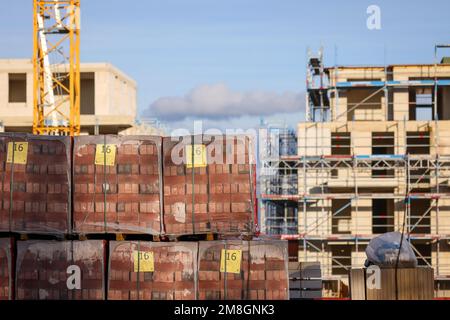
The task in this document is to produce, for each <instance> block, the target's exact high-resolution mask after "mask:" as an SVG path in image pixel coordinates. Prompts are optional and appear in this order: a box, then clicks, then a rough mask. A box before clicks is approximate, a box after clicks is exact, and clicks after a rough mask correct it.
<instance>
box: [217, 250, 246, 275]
mask: <svg viewBox="0 0 450 320" xmlns="http://www.w3.org/2000/svg"><path fill="white" fill-rule="evenodd" d="M241 258H242V250H227V249H222V252H221V255H220V272H227V273H241Z"/></svg>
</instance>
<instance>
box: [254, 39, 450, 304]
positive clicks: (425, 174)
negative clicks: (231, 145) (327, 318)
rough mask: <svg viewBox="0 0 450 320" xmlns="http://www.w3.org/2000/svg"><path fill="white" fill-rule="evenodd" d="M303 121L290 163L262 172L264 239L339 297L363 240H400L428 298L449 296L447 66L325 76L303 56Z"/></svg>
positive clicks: (267, 164) (341, 69) (316, 60)
mask: <svg viewBox="0 0 450 320" xmlns="http://www.w3.org/2000/svg"><path fill="white" fill-rule="evenodd" d="M439 47H440V46H437V49H438V48H439ZM306 117H307V119H306V120H307V121H306V122H302V123H299V124H298V128H297V130H298V131H297V136H298V150H297V151H298V152H297V154H296V155H295V156H293V155H281V156H280V157H279V158H278V159H268V160H265V161H263V163H262V166H263V168H264V169H265V170H266V171H265V172H266V173H268V176H267V177H264V178H262V179H261V180H262V181H263V187H262V190H261V193H262V196H261V197H262V201H263V204H264V206H263V207H264V217H263V219H262V229H263V232H265V233H267V234H272V235H277V236H279V237H282V238H284V239H289V240H290V255H291V259H293V260H296V259H298V260H299V261H305V262H313V261H318V262H320V264H321V269H322V278H323V280H324V292H323V293H324V295H325V296H332V297H344V296H346V295H347V292H346V291H347V289H348V272H349V270H350V269H351V268H353V267H362V266H363V264H364V261H365V259H366V255H365V248H366V246H367V244H368V242H369V241H370V239H372V238H373V237H374V236H376V235H379V234H382V233H385V232H390V231H400V232H402V231H404V232H405V234H406V236H407V239H408V241H410V243H411V244H412V246H413V248H414V251H415V253H416V256H417V258H418V262H419V265H426V266H431V267H432V268H433V269H434V274H435V290H436V291H435V293H436V297H443V296H446V297H448V296H450V244H449V239H450V60H449V59H447V58H443V59H442V61H440V62H439V61H437V60H436V61H435V63H433V64H418V65H389V66H334V67H329V68H327V67H324V64H323V58H322V54H319V55H317V56H310V57H309V59H308V73H307V112H306ZM274 172H276V174H277V175H278V176H281V177H282V178H280V179H278V180H276V181H281V180H282V181H285V182H286V183H287V184H288V185H289V186H286V185H284V186H283V187H281V185H280V184H279V185H278V188H277V186H274V179H273V175H272V173H274ZM294 179H295V180H294ZM288 182H290V183H288ZM277 183H278V182H277ZM292 221H296V222H297V221H298V223H297V225H296V226H294V227H292V224H289V223H290V222H292Z"/></svg>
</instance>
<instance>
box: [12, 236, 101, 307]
mask: <svg viewBox="0 0 450 320" xmlns="http://www.w3.org/2000/svg"><path fill="white" fill-rule="evenodd" d="M105 245H106V242H105V241H101V240H100V241H98V240H95V241H23V242H18V243H17V261H16V299H17V300H103V299H105V296H104V288H105V279H104V275H105V259H106V257H105Z"/></svg>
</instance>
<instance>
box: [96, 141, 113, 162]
mask: <svg viewBox="0 0 450 320" xmlns="http://www.w3.org/2000/svg"><path fill="white" fill-rule="evenodd" d="M116 149H117V146H116V145H115V144H98V145H97V147H96V148H95V164H96V165H99V166H103V165H105V164H106V165H107V166H113V165H114V164H115V162H116Z"/></svg>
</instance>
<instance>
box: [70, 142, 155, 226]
mask: <svg viewBox="0 0 450 320" xmlns="http://www.w3.org/2000/svg"><path fill="white" fill-rule="evenodd" d="M99 150H100V151H99ZM102 150H104V151H105V152H103V151H102ZM103 160H104V163H103ZM160 171H161V138H160V137H152V136H129V137H117V136H86V137H77V138H75V141H74V155H73V184H74V213H73V214H74V217H73V224H74V231H75V232H76V233H83V234H88V233H137V234H139V233H142V234H153V235H159V234H161V233H162V229H161V226H162V218H161V216H162V210H161V209H162V193H161V192H162V187H161V172H160Z"/></svg>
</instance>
